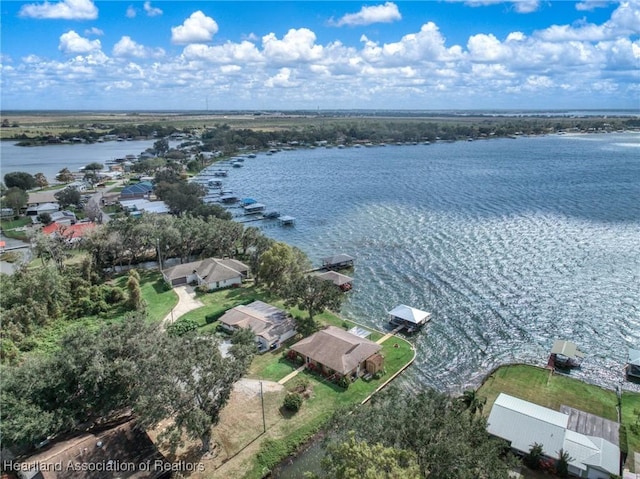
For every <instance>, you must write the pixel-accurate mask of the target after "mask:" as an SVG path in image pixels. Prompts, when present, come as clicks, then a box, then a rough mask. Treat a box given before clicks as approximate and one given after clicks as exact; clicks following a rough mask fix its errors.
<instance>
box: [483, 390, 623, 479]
mask: <svg viewBox="0 0 640 479" xmlns="http://www.w3.org/2000/svg"><path fill="white" fill-rule="evenodd" d="M487 430H488V432H489V433H490V434H492V435H494V436H497V437H500V438H502V439H505V440H506V441H508V442H509V443H510V444H511V448H512V449H513V450H514V451H515V452H516V453H518V454H520V455H526V454H527V453H528V452H529V451H530V449H531V446H532V445H533V444H534V443H537V444H540V445H541V446H542V448H543V454H544V456H546V457H547V458H549V459H557V458H558V455H559V451H560V449H562V450H563V451H566V452H567V453H569V456H570V458H571V459H570V461H569V473H570V474H572V475H574V476H577V477H584V478H589V479H609V477H610V476H611V475H618V474H620V448H619V447H618V435H619V430H618V424H617V423H615V422H614V421H608V420H606V419H604V418H600V417H598V416H594V415H592V414H588V413H586V412H584V411H580V410H577V409H573V408H568V407H566V406H563V408H562V410H561V411H554V410H553V409H549V408H546V407H542V406H539V405H537V404H534V403H531V402H529V401H525V400H523V399H519V398H516V397H513V396H509V395H508V394H504V393H501V394H500V395H499V396H498V398H497V399H496V401H495V403H494V404H493V407H492V408H491V413H490V414H489V419H488V421H487Z"/></svg>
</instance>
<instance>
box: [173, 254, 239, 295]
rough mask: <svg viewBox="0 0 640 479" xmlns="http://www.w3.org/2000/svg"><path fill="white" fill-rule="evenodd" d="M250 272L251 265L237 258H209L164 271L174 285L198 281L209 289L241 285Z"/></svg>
mask: <svg viewBox="0 0 640 479" xmlns="http://www.w3.org/2000/svg"><path fill="white" fill-rule="evenodd" d="M248 274H249V267H248V266H247V265H246V264H244V263H241V262H240V261H237V260H235V259H217V258H207V259H204V260H201V261H193V262H191V263H184V264H178V265H176V266H173V267H171V268H167V269H165V270H163V271H162V275H163V276H164V279H165V280H166V281H167V283H169V284H170V285H171V286H172V287H173V286H179V285H183V284H191V283H196V284H198V285H199V286H202V285H206V286H207V287H208V288H209V290H214V289H220V288H226V287H229V286H234V285H240V284H242V280H243V279H244V278H246V277H247V275H248Z"/></svg>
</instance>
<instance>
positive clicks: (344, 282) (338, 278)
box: [315, 271, 353, 292]
mask: <svg viewBox="0 0 640 479" xmlns="http://www.w3.org/2000/svg"><path fill="white" fill-rule="evenodd" d="M315 276H316V277H317V278H320V279H322V280H324V281H331V282H332V283H333V284H335V285H336V286H337V287H338V288H340V289H341V290H342V291H345V292H346V291H350V290H351V288H352V287H353V278H352V277H350V276H347V275H346V274H341V273H338V272H336V271H325V272H324V273H316V275H315Z"/></svg>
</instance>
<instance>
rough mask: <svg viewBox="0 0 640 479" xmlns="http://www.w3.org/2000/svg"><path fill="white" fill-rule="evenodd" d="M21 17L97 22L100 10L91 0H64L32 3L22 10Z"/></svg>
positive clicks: (24, 6)
mask: <svg viewBox="0 0 640 479" xmlns="http://www.w3.org/2000/svg"><path fill="white" fill-rule="evenodd" d="M19 14H20V16H21V17H29V18H46V19H63V20H95V19H96V18H98V8H97V7H96V6H95V5H94V4H93V2H92V1H91V0H63V1H62V2H56V3H49V2H48V1H45V2H44V3H31V4H28V5H23V6H22V8H20V13H19Z"/></svg>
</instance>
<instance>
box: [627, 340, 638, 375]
mask: <svg viewBox="0 0 640 479" xmlns="http://www.w3.org/2000/svg"><path fill="white" fill-rule="evenodd" d="M626 369H627V379H631V378H633V379H636V380H638V379H640V350H638V349H631V348H629V357H628V358H627V368H626Z"/></svg>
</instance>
